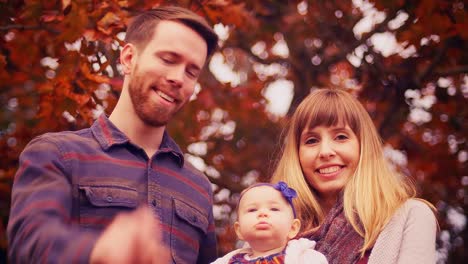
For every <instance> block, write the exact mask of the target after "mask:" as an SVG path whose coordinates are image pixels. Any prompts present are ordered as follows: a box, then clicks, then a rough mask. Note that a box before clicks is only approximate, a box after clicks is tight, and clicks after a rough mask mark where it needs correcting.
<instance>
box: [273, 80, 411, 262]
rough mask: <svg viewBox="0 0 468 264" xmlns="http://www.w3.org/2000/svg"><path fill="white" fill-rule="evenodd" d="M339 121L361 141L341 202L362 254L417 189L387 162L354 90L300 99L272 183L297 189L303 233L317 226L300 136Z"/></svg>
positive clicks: (318, 210) (318, 211)
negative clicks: (300, 154) (320, 126)
mask: <svg viewBox="0 0 468 264" xmlns="http://www.w3.org/2000/svg"><path fill="white" fill-rule="evenodd" d="M338 124H347V125H348V126H349V127H350V128H351V129H352V130H353V132H354V133H355V134H356V136H357V138H358V140H359V144H360V157H359V162H358V165H357V167H356V171H355V172H354V175H353V176H352V177H350V179H349V180H348V182H347V184H346V186H345V187H344V190H343V203H344V212H345V216H346V218H347V219H348V221H349V222H350V224H351V225H352V226H353V228H354V229H355V230H356V232H357V233H358V234H360V235H361V236H362V237H363V238H364V245H363V247H362V248H361V253H362V254H364V253H365V251H366V250H367V249H370V248H372V246H373V245H374V243H375V241H376V239H377V237H378V235H379V234H380V232H381V231H382V229H383V228H384V226H385V225H386V224H387V222H388V221H389V220H390V218H391V217H392V215H393V214H394V213H395V211H396V210H397V209H398V208H399V207H400V206H401V205H402V204H403V203H404V202H405V201H406V200H408V199H409V198H414V197H415V196H416V189H415V187H414V184H413V183H412V182H411V181H410V179H409V177H405V176H402V175H400V174H398V173H397V172H395V171H394V170H393V169H392V168H391V167H390V166H389V164H388V162H387V160H386V159H385V157H384V155H383V151H382V142H381V139H380V137H379V135H378V133H377V130H376V128H375V126H374V124H373V122H372V120H371V118H370V116H369V114H368V113H367V111H366V110H365V109H364V107H363V106H362V105H361V103H359V101H358V100H357V99H355V98H354V97H353V96H352V95H351V94H349V93H348V92H346V91H344V90H339V89H319V90H315V91H313V92H312V93H311V94H310V95H308V96H307V97H306V98H305V99H304V100H303V101H302V102H301V104H300V105H299V106H298V107H297V109H296V111H295V113H294V114H293V116H292V117H291V119H290V121H289V124H288V125H287V126H286V127H287V130H286V134H285V138H284V142H283V143H284V145H283V149H282V154H281V157H280V159H279V161H278V164H277V166H276V169H275V171H274V173H273V176H272V179H271V182H278V181H285V182H286V183H288V184H289V185H290V186H291V187H292V188H294V189H295V190H296V191H297V192H298V198H297V199H296V200H295V207H296V210H297V211H298V215H299V219H300V220H301V222H302V223H303V229H302V232H307V231H311V230H312V231H313V230H315V229H317V228H318V227H319V226H320V225H321V224H322V222H323V220H324V218H325V215H324V212H323V209H322V207H321V205H320V203H319V201H318V199H317V197H316V195H315V193H314V191H313V190H312V187H311V185H309V184H308V182H307V181H306V178H305V176H304V174H303V172H302V169H301V164H300V161H299V154H298V153H299V144H300V137H301V133H302V132H303V131H304V129H308V128H312V127H315V126H319V125H324V126H333V125H338Z"/></svg>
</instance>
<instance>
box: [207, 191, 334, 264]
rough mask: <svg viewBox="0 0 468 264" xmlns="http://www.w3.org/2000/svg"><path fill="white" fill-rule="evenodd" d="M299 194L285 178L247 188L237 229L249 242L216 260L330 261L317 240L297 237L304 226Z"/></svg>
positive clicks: (222, 263)
mask: <svg viewBox="0 0 468 264" xmlns="http://www.w3.org/2000/svg"><path fill="white" fill-rule="evenodd" d="M296 196H297V194H296V191H295V190H293V189H292V188H289V187H288V185H287V184H286V183H284V182H278V183H277V184H270V183H258V184H255V185H252V186H250V187H249V188H247V189H245V190H244V191H243V192H242V193H241V195H240V197H239V202H238V205H237V215H238V219H237V221H236V222H235V223H234V229H235V231H236V234H237V236H238V238H239V239H240V240H243V241H245V242H247V243H246V245H244V247H243V248H241V249H237V250H234V251H232V252H230V253H228V254H226V255H225V256H224V257H222V258H218V259H217V260H216V261H215V262H213V263H212V264H226V263H227V264H231V263H232V264H234V263H239V264H240V263H258V264H260V263H261V264H267V263H286V264H293V263H294V264H295V263H310V264H312V263H319V264H326V263H328V262H327V260H326V258H325V256H324V255H322V254H321V253H319V252H317V251H315V250H314V247H315V242H314V241H311V240H308V239H305V238H301V239H294V238H295V237H296V235H297V234H298V233H299V230H300V228H301V222H300V220H299V219H297V217H296V211H295V209H294V205H293V202H292V199H293V198H295V197H296Z"/></svg>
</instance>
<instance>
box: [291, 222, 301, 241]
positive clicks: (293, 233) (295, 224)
mask: <svg viewBox="0 0 468 264" xmlns="http://www.w3.org/2000/svg"><path fill="white" fill-rule="evenodd" d="M300 230H301V220H299V219H297V218H295V219H294V220H293V222H292V224H291V230H289V233H288V239H293V238H295V237H296V236H297V234H299V231H300Z"/></svg>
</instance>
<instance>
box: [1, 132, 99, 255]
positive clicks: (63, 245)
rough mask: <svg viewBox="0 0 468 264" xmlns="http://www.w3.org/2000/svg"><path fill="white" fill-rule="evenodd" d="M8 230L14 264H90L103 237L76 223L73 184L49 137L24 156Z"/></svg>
mask: <svg viewBox="0 0 468 264" xmlns="http://www.w3.org/2000/svg"><path fill="white" fill-rule="evenodd" d="M19 164H20V165H19V168H18V171H17V173H16V175H15V179H14V183H13V189H12V203H11V211H10V219H9V223H8V228H7V236H8V242H9V249H8V250H9V257H10V260H11V262H12V263H17V262H19V263H29V262H41V263H42V262H46V263H77V262H78V263H85V262H88V260H89V256H90V253H91V250H92V248H93V247H94V244H95V242H96V240H97V237H98V236H99V233H98V232H91V231H85V230H83V229H82V228H80V227H79V226H78V225H77V224H76V223H74V222H75V221H76V219H73V218H72V184H71V176H70V175H67V168H66V163H65V161H64V160H63V159H62V157H61V151H60V149H59V148H58V146H57V145H56V144H54V142H52V141H51V140H50V139H48V138H47V137H46V136H42V137H39V138H36V139H34V140H33V141H32V142H31V143H30V144H29V145H28V146H27V147H26V148H25V150H24V151H23V153H22V154H21V156H20V161H19Z"/></svg>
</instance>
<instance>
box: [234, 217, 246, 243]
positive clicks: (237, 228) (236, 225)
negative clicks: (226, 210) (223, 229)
mask: <svg viewBox="0 0 468 264" xmlns="http://www.w3.org/2000/svg"><path fill="white" fill-rule="evenodd" d="M234 230H235V231H236V235H237V238H238V239H240V240H244V236H242V232H241V231H240V224H239V221H236V222H235V223H234Z"/></svg>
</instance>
